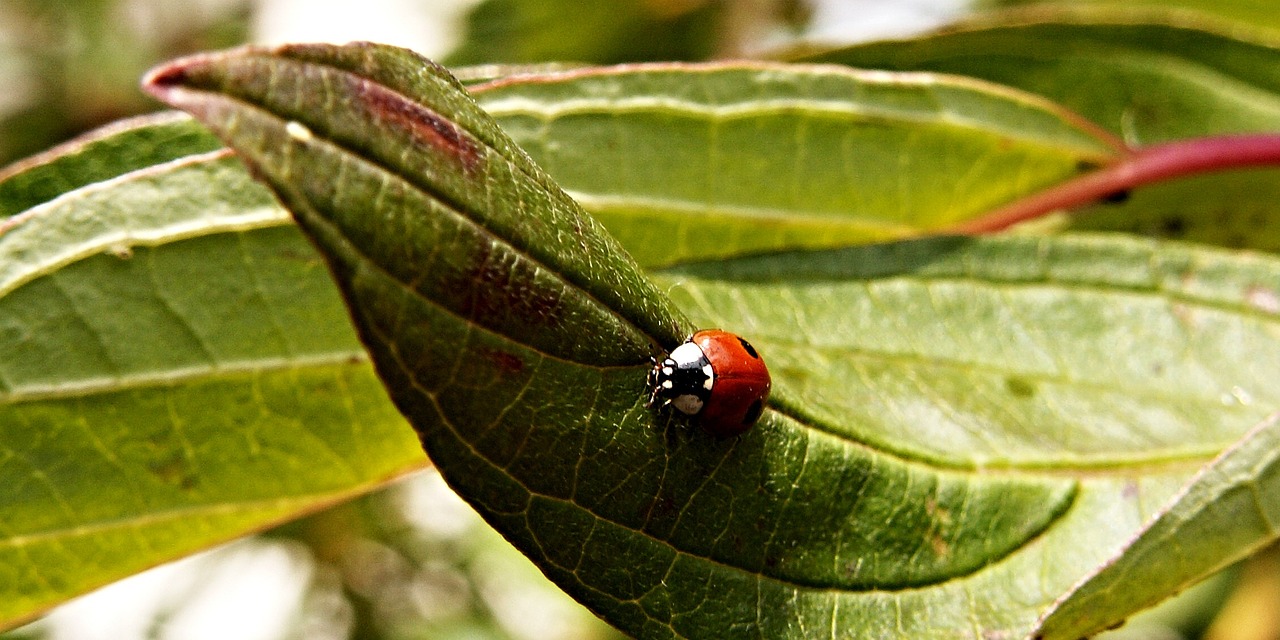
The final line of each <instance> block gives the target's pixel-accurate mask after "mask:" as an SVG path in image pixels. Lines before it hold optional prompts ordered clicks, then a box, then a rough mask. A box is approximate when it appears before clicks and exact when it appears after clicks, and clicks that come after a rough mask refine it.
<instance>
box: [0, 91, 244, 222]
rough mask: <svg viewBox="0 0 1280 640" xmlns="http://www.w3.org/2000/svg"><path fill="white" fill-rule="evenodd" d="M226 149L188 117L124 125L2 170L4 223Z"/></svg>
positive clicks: (174, 114)
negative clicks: (75, 194) (142, 172)
mask: <svg viewBox="0 0 1280 640" xmlns="http://www.w3.org/2000/svg"><path fill="white" fill-rule="evenodd" d="M221 146H222V145H221V143H219V142H218V139H217V138H215V137H213V135H211V134H210V133H209V131H208V130H207V129H205V128H204V127H201V126H200V125H198V124H196V123H195V121H193V120H192V119H191V117H190V116H188V115H186V114H182V113H177V112H170V113H160V114H154V115H149V116H141V117H138V118H132V119H130V120H122V121H120V122H118V123H116V124H113V125H110V126H108V127H104V128H103V129H100V130H98V131H96V132H94V133H93V134H90V135H88V136H86V137H84V138H82V139H79V140H75V141H72V142H69V143H67V144H65V145H62V146H59V147H56V148H54V149H50V150H49V151H47V152H45V153H42V154H40V155H37V156H33V157H31V158H28V159H26V160H23V161H22V162H19V163H16V164H14V165H11V166H9V167H6V168H5V169H3V170H0V217H8V216H11V215H14V214H16V213H19V212H21V211H25V210H27V209H30V208H32V207H35V206H36V205H40V204H43V203H45V202H48V201H49V200H52V199H54V198H55V197H57V196H59V195H62V194H64V193H66V192H68V191H74V190H75V189H78V188H80V187H84V186H88V185H91V184H93V183H95V182H103V181H106V180H109V179H111V178H114V177H116V176H120V175H123V174H125V173H128V172H130V171H134V170H137V169H144V168H147V167H150V166H152V165H157V164H161V163H164V162H169V161H170V160H177V159H180V158H183V157H186V156H189V155H195V154H200V153H206V152H209V151H213V150H215V149H218V148H219V147H221Z"/></svg>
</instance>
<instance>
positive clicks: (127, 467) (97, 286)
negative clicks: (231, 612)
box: [0, 116, 425, 627]
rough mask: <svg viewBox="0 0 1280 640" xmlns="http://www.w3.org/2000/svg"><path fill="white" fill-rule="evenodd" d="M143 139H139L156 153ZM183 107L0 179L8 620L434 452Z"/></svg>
mask: <svg viewBox="0 0 1280 640" xmlns="http://www.w3.org/2000/svg"><path fill="white" fill-rule="evenodd" d="M149 145H150V146H149ZM216 147H217V144H216V142H215V139H213V138H212V137H211V136H210V135H209V134H208V133H207V132H199V131H198V125H196V124H195V123H194V122H193V121H191V120H190V119H189V118H185V117H183V118H174V117H172V116H162V117H159V118H157V119H143V120H138V121H134V122H131V123H129V124H127V125H123V126H121V127H115V128H112V129H110V130H107V131H104V132H101V133H99V134H96V135H93V136H91V137H89V138H86V139H83V140H80V141H77V142H75V143H73V144H71V145H68V146H65V147H62V148H60V149H58V150H57V152H56V153H53V154H51V155H49V156H47V157H44V158H41V162H38V163H24V165H22V166H21V167H19V168H18V169H17V170H16V171H15V172H12V173H10V174H9V175H8V177H7V179H5V181H4V182H0V194H3V199H2V200H0V203H2V204H0V206H4V207H7V209H6V210H10V211H13V210H16V209H19V208H21V207H22V206H28V207H29V208H26V209H25V210H23V211H22V212H20V213H17V214H15V215H14V216H13V217H11V218H9V219H8V220H6V221H4V222H2V223H0V225H2V226H0V353H2V354H4V356H3V358H0V486H4V487H5V488H6V490H5V491H4V492H3V494H0V495H2V497H0V626H3V627H7V626H11V625H13V624H16V623H18V622H21V621H23V620H26V619H29V618H31V617H32V616H34V615H37V614H39V613H40V612H42V611H44V610H45V609H47V608H49V607H51V606H53V605H55V604H57V603H59V602H62V601H64V600H67V599H68V598H70V597H73V596H75V595H79V594H81V593H84V592H85V591H87V590H89V589H92V588H94V587H97V586H100V585H102V584H105V583H107V582H110V581H112V580H116V579H119V578H121V577H124V576H127V575H130V574H132V573H136V572H138V571H141V570H142V569H145V568H148V567H151V566H154V565H156V564H159V563H161V562H164V561H167V560H171V559H174V558H177V557H180V556H184V555H187V554H190V553H193V552H195V551H198V550H201V549H204V548H207V547H209V546H211V545H214V544H217V543H220V542H224V541H226V540H229V539H231V538H234V537H237V536H240V535H243V534H245V533H249V532H252V531H256V530H260V529H262V528H264V527H267V526H269V525H271V524H273V523H277V522H280V521H283V520H288V519H292V518H295V517H297V516H298V515H301V514H304V513H307V512H311V511H315V510H317V509H319V508H321V507H324V506H326V505H329V504H332V503H334V502H337V501H340V500H344V499H346V498H348V497H351V496H353V495H356V494H358V493H362V492H365V491H368V490H370V489H372V488H374V487H376V486H378V485H380V484H382V483H384V482H385V481H387V480H388V479H390V478H392V477H395V476H397V475H399V474H402V473H404V472H405V471H408V470H410V469H413V468H417V467H421V466H422V465H423V464H424V463H425V460H424V459H423V457H422V455H421V452H420V451H419V450H418V447H417V446H416V443H415V441H414V438H413V434H412V432H411V431H410V430H409V429H407V428H406V427H405V425H404V422H403V419H402V418H400V417H399V416H398V415H397V414H396V412H395V411H394V408H393V407H392V406H391V404H390V403H389V402H387V401H386V395H385V392H384V391H383V390H382V389H381V387H380V386H379V384H378V381H377V379H376V378H375V376H374V375H373V372H372V369H371V367H369V365H368V361H367V356H366V355H365V353H364V351H363V349H362V348H361V347H360V344H359V343H358V341H357V340H356V338H355V336H354V335H353V333H352V331H351V329H350V325H349V322H348V320H347V314H346V312H345V309H344V308H343V307H342V303H341V300H340V298H339V297H338V295H336V291H335V289H334V287H333V285H332V283H331V282H330V280H329V277H328V273H327V271H326V270H325V269H324V265H323V262H322V261H321V259H320V258H319V256H318V255H316V253H315V251H314V250H313V249H312V248H311V247H310V246H309V245H308V244H307V242H306V240H305V239H304V238H303V237H302V235H301V234H300V233H299V232H298V230H297V229H296V227H293V226H292V225H290V224H289V219H288V215H287V213H285V212H284V211H283V210H282V209H280V207H279V206H278V205H277V204H276V203H275V202H274V201H273V199H272V197H271V195H270V192H268V191H267V190H266V189H264V188H263V187H261V186H260V185H258V184H257V183H255V182H253V181H252V180H251V179H250V178H249V176H248V175H247V174H246V172H245V171H244V169H243V166H242V165H241V164H240V163H239V162H238V161H236V160H235V159H234V158H232V157H230V156H229V155H228V154H227V153H226V152H219V151H214V152H211V153H196V152H197V151H199V150H202V149H208V148H216Z"/></svg>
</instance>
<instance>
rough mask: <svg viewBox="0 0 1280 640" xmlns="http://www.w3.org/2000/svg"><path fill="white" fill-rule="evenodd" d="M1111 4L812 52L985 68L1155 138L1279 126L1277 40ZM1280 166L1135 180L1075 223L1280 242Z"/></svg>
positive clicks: (1250, 243) (904, 64)
mask: <svg viewBox="0 0 1280 640" xmlns="http://www.w3.org/2000/svg"><path fill="white" fill-rule="evenodd" d="M1143 15H1144V16H1146V19H1145V20H1137V19H1135V17H1134V16H1133V14H1130V13H1128V12H1116V11H1105V10H1099V9H1095V10H1089V11H1086V10H1075V11H1067V10H1041V11H1031V12H1023V13H1009V14H1004V15H1003V18H996V19H989V20H987V21H975V22H968V23H962V24H959V25H955V26H953V27H950V28H947V29H945V30H942V31H939V32H937V33H934V34H931V35H926V36H923V37H920V38H916V39H912V40H903V41H886V42H876V43H870V44H866V45H859V46H854V47H848V48H844V49H840V50H834V51H826V52H821V53H815V54H811V55H807V56H804V58H803V59H804V60H806V61H825V62H839V63H842V64H848V65H852V66H855V67H865V68H876V69H892V70H896V71H933V72H942V73H955V74H961V75H966V76H972V77H976V78H983V79H986V80H991V81H994V82H999V83H1002V84H1006V85H1009V86H1013V87H1017V88H1019V89H1023V90H1026V91H1030V92H1033V93H1037V94H1040V95H1043V96H1045V97H1047V98H1049V99H1051V100H1054V101H1056V102H1058V103H1061V104H1062V105H1064V106H1066V107H1068V108H1070V109H1072V110H1074V111H1077V112H1079V113H1080V114H1082V115H1083V116H1085V117H1086V118H1089V119H1090V120H1092V121H1093V122H1096V123H1098V124H1100V125H1102V126H1103V127H1106V128H1107V129H1109V130H1111V131H1113V132H1114V133H1116V134H1117V135H1119V136H1122V137H1123V138H1124V140H1125V141H1126V142H1128V143H1129V144H1132V145H1135V146H1137V145H1148V144H1153V143H1158V142H1162V141H1168V140H1174V139H1180V138H1188V137H1194V136H1206V135H1223V134H1231V133H1249V132H1273V131H1276V130H1280V75H1277V74H1276V73H1275V72H1274V70H1275V69H1277V68H1280V40H1277V39H1276V38H1275V37H1273V36H1267V35H1260V34H1258V33H1255V32H1252V31H1248V30H1244V29H1240V28H1238V27H1237V28H1233V29H1231V30H1229V31H1227V30H1224V29H1218V28H1216V25H1217V23H1213V22H1208V21H1203V22H1201V23H1190V22H1188V21H1187V20H1185V19H1178V18H1177V17H1176V16H1173V17H1166V18H1165V20H1164V21H1161V20H1157V17H1158V15H1159V14H1145V13H1144V14H1143ZM1277 201H1280V171H1276V170H1250V171H1232V172H1226V173H1221V174H1216V175H1211V176H1199V177H1195V178H1190V179H1184V180H1177V181H1172V182H1169V183H1167V184H1162V185H1158V186H1153V187H1148V188H1145V189H1139V190H1137V191H1135V192H1134V193H1133V194H1132V197H1130V198H1129V199H1128V200H1126V201H1125V202H1123V203H1120V204H1114V203H1113V204H1104V205H1100V206H1098V207H1094V208H1092V209H1091V210H1090V211H1089V212H1088V213H1087V214H1085V215H1083V216H1082V217H1081V218H1079V219H1078V220H1077V221H1076V222H1075V223H1074V224H1075V226H1076V227H1077V228H1079V229H1095V230H1117V231H1130V232H1138V233H1145V234H1150V235H1157V236H1162V237H1172V238H1181V239H1188V240H1195V241H1199V242H1208V243H1213V244H1219V245H1223V246H1231V247H1250V248H1257V249H1264V250H1272V251H1274V250H1278V249H1280V217H1278V214H1277V211H1278V210H1277V209H1276V207H1275V203H1276V202H1277Z"/></svg>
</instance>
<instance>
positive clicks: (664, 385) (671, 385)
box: [662, 380, 675, 389]
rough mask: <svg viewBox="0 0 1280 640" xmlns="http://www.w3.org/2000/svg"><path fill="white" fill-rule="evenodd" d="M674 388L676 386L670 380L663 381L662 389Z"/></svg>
mask: <svg viewBox="0 0 1280 640" xmlns="http://www.w3.org/2000/svg"><path fill="white" fill-rule="evenodd" d="M674 386H675V384H673V383H672V382H671V381H670V380H663V381H662V388H663V389H670V388H671V387H674Z"/></svg>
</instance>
